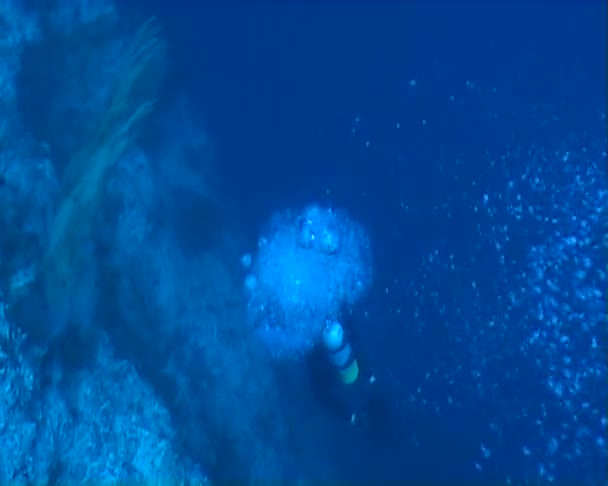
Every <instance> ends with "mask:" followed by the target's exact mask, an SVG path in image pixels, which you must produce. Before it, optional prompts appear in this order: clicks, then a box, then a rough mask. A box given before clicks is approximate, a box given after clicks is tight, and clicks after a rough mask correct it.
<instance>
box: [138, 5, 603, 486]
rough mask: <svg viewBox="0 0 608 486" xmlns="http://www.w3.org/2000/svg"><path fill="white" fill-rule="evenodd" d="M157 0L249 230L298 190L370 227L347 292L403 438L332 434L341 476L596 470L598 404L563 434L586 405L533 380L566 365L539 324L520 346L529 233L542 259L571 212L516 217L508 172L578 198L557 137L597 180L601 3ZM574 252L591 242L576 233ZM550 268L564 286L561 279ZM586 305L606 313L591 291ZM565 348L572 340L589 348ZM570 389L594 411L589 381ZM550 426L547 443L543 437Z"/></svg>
mask: <svg viewBox="0 0 608 486" xmlns="http://www.w3.org/2000/svg"><path fill="white" fill-rule="evenodd" d="M157 3H158V4H157V5H155V6H154V7H150V8H154V9H156V11H157V12H158V14H159V16H161V17H162V18H163V20H164V21H165V22H166V25H167V29H168V32H169V35H170V37H171V39H172V41H174V42H175V45H176V47H175V52H174V53H173V55H174V60H175V63H176V65H177V68H178V69H177V74H175V80H174V82H175V83H178V82H179V83H184V82H186V83H187V86H188V89H189V91H190V93H191V95H192V100H193V101H192V102H193V103H194V104H195V106H196V107H197V109H199V110H200V111H201V112H202V113H204V114H205V119H206V120H207V121H208V129H209V131H210V133H211V134H212V137H213V139H214V141H215V143H216V144H217V147H218V157H219V159H220V160H221V164H220V170H221V172H222V174H223V179H224V188H225V191H226V196H227V198H228V199H231V200H233V201H234V204H235V205H236V206H237V207H238V211H239V215H240V217H241V218H242V219H241V223H242V225H243V226H244V227H245V228H247V229H248V231H249V232H250V234H251V238H252V241H255V234H256V232H257V231H258V229H259V227H260V225H261V224H262V223H263V221H264V220H265V219H266V218H267V215H268V214H269V213H270V212H272V211H274V210H276V208H277V207H285V206H287V207H289V206H291V207H293V206H299V205H302V204H306V203H309V202H310V201H320V202H323V203H327V204H330V205H335V206H339V207H344V208H347V209H348V210H349V211H350V212H351V213H352V214H354V215H355V216H356V217H357V218H358V219H359V221H361V222H362V223H363V224H364V225H365V226H366V227H367V228H368V229H369V231H370V233H371V237H372V240H373V243H374V245H373V246H374V256H375V258H374V261H375V267H376V273H375V275H376V276H375V281H374V288H373V290H372V291H371V292H370V295H369V296H368V298H367V299H366V300H365V301H364V302H363V303H362V304H361V308H360V309H357V312H358V313H359V315H360V320H361V321H364V324H362V325H361V327H362V331H361V333H362V334H363V336H364V339H363V342H364V347H365V348H366V349H365V350H364V352H365V353H366V354H367V355H369V356H370V357H371V358H370V361H371V362H372V363H373V366H374V368H375V372H376V373H377V375H378V376H379V377H380V379H381V380H383V381H384V382H385V383H386V385H385V386H386V388H387V390H390V394H391V395H390V396H391V399H392V402H393V405H394V408H395V410H396V417H397V418H396V419H395V424H394V427H395V429H396V430H397V431H398V436H399V439H398V440H397V441H396V442H394V443H390V444H382V443H374V442H370V443H368V442H366V440H363V439H361V440H359V439H353V438H352V437H350V436H349V437H348V438H347V439H345V440H344V442H343V443H342V442H341V441H340V440H337V443H338V444H342V446H343V447H344V450H343V452H342V454H338V455H339V456H341V457H340V468H342V474H343V475H344V476H343V477H345V478H353V477H359V478H366V479H373V478H381V477H387V478H393V479H397V478H407V479H410V480H417V481H424V480H427V481H446V482H447V481H450V482H452V481H458V482H466V481H477V482H490V481H491V482H504V481H506V480H509V479H512V480H513V481H516V482H521V481H528V480H534V478H542V479H543V480H552V479H553V480H554V479H555V477H557V478H558V479H559V480H562V481H565V480H568V481H575V480H577V479H582V478H583V477H584V478H586V480H592V479H593V480H595V481H600V478H601V477H602V475H603V474H605V469H604V465H605V464H604V462H605V450H606V449H605V445H601V444H602V443H601V442H600V445H597V444H596V442H597V440H598V439H599V438H601V436H602V435H603V436H604V437H605V422H604V423H603V427H604V431H603V432H602V430H601V427H602V425H600V424H601V423H602V422H600V417H599V416H593V418H590V419H589V422H586V419H584V418H581V419H580V421H581V422H585V423H586V424H587V425H585V427H589V430H588V433H587V432H580V431H579V432H578V433H577V432H576V431H575V432H572V431H571V428H572V427H574V428H576V424H575V423H574V422H573V416H574V415H575V414H578V413H579V412H580V413H584V412H582V411H581V410H583V411H584V410H587V408H582V409H580V407H579V406H577V405H572V406H571V407H569V406H562V405H560V403H559V400H557V401H556V399H555V395H554V394H553V393H552V391H551V390H550V389H548V388H547V387H545V386H544V385H545V384H546V381H547V377H546V375H547V373H549V374H557V375H560V373H561V371H560V370H561V368H563V367H565V365H563V363H562V364H560V363H561V361H560V359H561V358H559V357H558V356H559V355H560V353H562V354H563V352H562V351H560V350H559V349H557V348H555V347H553V348H552V347H551V346H553V340H557V341H559V339H561V337H556V336H553V337H547V338H546V339H547V344H546V346H547V348H546V349H549V351H546V353H548V354H543V355H542V356H543V357H542V358H539V359H540V363H539V361H538V360H537V361H536V362H535V355H534V352H535V351H530V352H528V351H526V350H523V348H522V342H525V341H526V339H528V338H527V336H528V334H529V333H530V332H531V329H533V328H534V326H535V322H537V320H536V319H534V318H531V317H530V315H531V313H532V309H533V308H534V306H536V303H535V302H536V301H535V300H534V297H530V296H529V292H532V291H531V290H530V291H529V292H528V290H522V289H524V288H525V287H526V285H528V286H532V283H531V281H530V279H531V278H532V277H530V274H531V270H530V265H532V266H533V267H534V265H537V266H538V264H536V263H534V262H530V259H531V258H532V259H533V257H530V251H531V248H533V247H536V246H538V245H540V246H541V247H542V248H545V250H546V251H547V252H550V253H546V254H544V257H541V258H557V257H556V256H555V255H556V253H558V252H559V250H558V249H555V245H556V244H557V243H556V242H555V238H557V237H556V236H555V235H561V234H565V233H567V232H568V230H567V229H565V228H557V227H556V225H559V224H561V222H562V220H561V219H560V220H559V221H558V222H557V223H556V222H554V223H552V224H551V223H547V224H544V225H543V224H541V223H539V222H538V221H537V220H534V219H533V218H529V219H526V217H525V214H524V218H523V219H517V218H516V217H515V212H516V208H515V207H516V203H515V201H514V200H511V199H509V198H511V197H513V198H514V197H515V195H514V194H511V193H509V190H508V184H509V182H510V181H511V182H513V183H514V184H520V183H522V181H524V182H525V181H526V178H525V177H524V178H522V174H525V173H534V172H535V171H536V172H538V173H540V174H542V175H543V177H545V180H546V182H547V183H546V185H545V188H544V189H540V190H537V191H534V190H532V189H529V190H528V192H525V191H524V189H520V191H524V192H523V197H524V200H525V201H526V205H529V206H531V207H533V209H536V211H537V214H538V212H541V213H542V212H543V211H544V212H545V213H546V214H553V212H556V213H559V214H560V215H563V214H564V212H568V211H571V212H573V211H577V210H576V207H579V210H578V211H579V213H578V214H579V217H583V216H582V214H583V213H584V212H585V211H587V209H588V208H587V207H586V206H584V204H583V203H584V201H580V200H579V201H576V200H574V199H573V200H572V201H570V200H568V199H567V198H576V197H579V196H580V194H579V192H577V191H578V189H575V188H572V187H570V185H569V184H570V182H571V181H569V180H568V177H569V176H568V174H570V175H572V174H571V173H569V172H568V171H567V170H565V169H564V170H562V169H561V168H560V169H557V168H555V167H557V166H558V165H559V163H558V158H559V157H558V156H557V155H555V154H557V153H558V152H559V153H560V154H563V153H565V152H569V153H571V154H572V156H573V158H576V159H577V161H578V162H577V163H580V164H581V166H582V167H586V166H594V167H596V172H597V174H599V176H598V177H596V178H594V179H593V182H590V184H591V185H592V186H593V187H592V188H589V186H588V185H587V186H585V187H584V188H583V189H581V191H583V192H584V193H585V194H590V195H589V198H590V199H589V200H590V201H591V202H593V198H594V196H593V193H592V192H585V191H587V190H589V191H592V190H593V191H605V189H606V187H605V180H602V176H603V175H605V168H606V158H605V152H604V153H603V155H602V150H605V138H604V137H605V115H604V118H602V115H601V113H602V111H604V113H605V106H606V93H605V87H606V69H605V67H606V66H605V59H606V50H605V36H606V12H605V5H602V4H600V3H599V2H595V3H593V2H588V3H585V4H584V5H575V4H574V3H573V2H571V3H567V4H566V3H560V4H549V3H546V2H543V3H535V4H532V5H528V4H523V3H518V4H515V5H507V4H505V3H504V2H503V3H500V4H498V3H497V4H488V5H481V4H479V3H471V4H453V5H451V4H450V5H444V4H439V3H436V2H432V3H428V4H424V5H422V4H414V3H407V4H396V3H395V4H381V5H372V4H371V3H370V4H363V3H357V4H354V5H350V6H347V5H346V4H330V5H321V4H311V5H308V4H304V3H302V2H300V3H284V4H283V5H281V6H277V5H275V4H264V5H253V4H252V5H251V6H242V5H241V6H238V7H234V6H230V7H225V6H220V5H219V4H216V5H208V4H205V5H201V6H198V7H197V6H194V5H193V4H192V2H188V3H183V5H180V6H179V8H178V6H177V5H175V3H174V2H172V3H171V5H169V4H166V3H165V2H157ZM602 147H603V149H602ZM586 150H588V152H586ZM585 154H587V155H585ZM560 157H561V156H560ZM586 158H590V159H591V158H595V159H594V160H586ZM497 161H498V163H496V162H497ZM543 164H544V165H543ZM531 167H533V168H532V169H531ZM560 167H561V166H560ZM551 188H553V189H551ZM551 191H554V192H553V193H552V192H551ZM555 191H558V192H559V194H560V196H557V195H556V194H557V192H555ZM484 198H486V199H484ZM556 198H557V199H556ZM600 199H601V198H599V197H598V198H596V202H597V203H598V205H599V204H600ZM484 200H485V201H486V202H485V204H484ZM603 201H605V199H603ZM560 202H561V203H563V204H564V206H567V208H570V209H563V210H562V209H560V208H559V207H558V206H559V204H560ZM554 203H556V204H557V205H556V204H554ZM579 203H580V206H577V205H579ZM488 208H491V209H488ZM525 211H526V210H524V212H525ZM530 211H532V210H530ZM528 214H531V212H529V211H528ZM594 231H595V230H594ZM542 245H545V246H542ZM546 245H548V246H549V247H551V248H553V249H552V250H551V249H550V248H549V249H547V246H546ZM551 245H553V246H551ZM435 250H437V251H438V252H439V253H438V255H439V256H437V257H436V258H435V259H433V258H430V257H429V255H432V253H433V252H434V251H435ZM587 250H588V251H589V252H590V253H593V252H595V253H593V254H594V255H595V256H596V257H597V256H598V255H599V253H598V252H597V250H593V248H592V247H591V246H589V245H587V246H585V245H583V246H582V247H581V248H580V249H579V250H577V251H580V252H581V253H584V252H585V251H587ZM539 251H540V250H539ZM450 255H451V257H450ZM501 256H502V258H503V259H504V258H506V261H507V263H504V261H502V262H501V260H500V257H501ZM590 256H591V257H593V255H590ZM450 258H452V260H450ZM565 258H569V257H565ZM572 258H575V257H574V256H573V257H572ZM559 261H561V262H563V261H564V258H562V259H561V260H559ZM577 261H578V260H577ZM448 262H453V263H454V265H455V266H454V267H452V268H451V269H450V266H449V265H448ZM601 262H602V260H601V258H600V260H595V265H597V266H598V268H599V267H601V265H602V263H601ZM551 268H553V269H554V270H555V267H551ZM556 273H557V275H556V276H555V279H556V280H557V285H559V286H560V288H562V289H564V287H566V286H568V285H569V284H568V283H564V284H563V285H562V284H561V283H560V282H559V279H560V278H562V276H563V278H565V279H569V278H570V277H569V276H568V275H566V274H564V273H563V272H561V274H560V268H558V269H557V270H556ZM593 278H594V280H593V282H592V283H591V284H590V285H591V286H595V288H597V289H600V292H603V288H602V284H601V282H602V277H601V276H599V277H593ZM604 283H605V282H604ZM540 285H541V293H545V292H546V289H544V288H542V286H544V285H548V284H547V283H546V280H545V279H541V283H540ZM510 293H511V294H512V299H511V302H510V303H509V302H507V300H508V299H506V296H507V295H509V294H510ZM516 294H517V295H516ZM571 297H572V293H571V291H570V290H567V289H566V290H562V291H559V292H558V297H557V298H558V299H560V298H562V299H566V300H567V299H570V298H571ZM602 298H603V297H602ZM537 300H538V299H537ZM600 301H601V298H600ZM593 309H595V310H593ZM562 310H563V308H562ZM546 312H547V313H551V312H554V313H555V314H556V315H558V317H559V318H560V319H561V318H562V317H563V312H561V311H557V310H556V311H551V310H548V311H546ZM583 312H596V314H595V315H594V316H593V317H589V316H587V317H585V318H582V321H584V320H585V319H587V320H588V319H591V320H593V319H599V320H598V322H599V324H598V325H601V324H602V323H603V321H601V318H598V317H597V316H599V313H601V310H598V308H597V306H596V307H592V306H590V307H585V308H584V309H583ZM363 316H367V317H363ZM491 320H495V321H496V322H495V324H493V326H494V327H493V328H492V329H488V330H486V331H484V330H483V328H484V326H486V325H487V323H488V321H491ZM575 320H576V319H575ZM582 321H581V322H582ZM493 322H494V321H493ZM538 325H539V326H540V327H541V328H542V326H543V324H542V323H540V324H538ZM573 325H574V326H576V323H574V324H573ZM573 332H574V335H576V333H577V332H578V333H581V334H582V337H581V341H583V340H585V339H586V337H585V336H586V334H584V333H585V332H586V331H583V330H580V329H579V330H576V329H575V330H574V331H573ZM594 332H595V333H596V334H597V335H598V336H601V335H604V336H605V333H604V334H602V333H603V331H602V330H601V329H599V330H598V329H596V330H595V331H594ZM589 333H591V331H589ZM573 339H574V338H573ZM573 348H574V349H570V350H569V351H568V352H570V353H572V355H573V357H572V359H574V360H577V359H582V357H578V358H577V353H583V354H584V353H586V351H585V349H586V348H584V346H582V345H581V346H579V347H576V346H573ZM593 366H596V367H597V370H598V373H600V374H601V375H602V376H604V378H605V365H602V363H601V362H597V363H595V364H594V365H593ZM463 369H464V371H463ZM451 375H453V379H452V380H450V378H448V376H451ZM558 379H560V378H558ZM596 383H602V382H601V379H600V381H597V382H596ZM603 383H604V385H605V379H604V382H603ZM448 396H449V397H451V398H450V403H452V405H450V404H449V402H448V398H447V397H448ZM571 399H572V400H573V401H574V402H577V400H580V401H581V403H582V402H588V403H590V404H591V405H589V406H590V408H591V409H594V408H595V409H596V415H597V414H598V413H599V414H600V415H601V412H598V411H601V410H602V404H604V405H605V388H603V385H602V386H600V387H594V386H591V388H590V389H587V390H585V389H583V391H579V392H577V394H574V395H573V397H571ZM402 402H403V404H401V403H402ZM456 403H457V405H456ZM579 405H580V404H579ZM604 409H605V407H604ZM538 420H540V421H541V422H543V421H546V423H544V422H543V423H542V424H539V423H538V422H537V421H538ZM564 424H565V425H564ZM337 430H341V429H339V428H338V429H337ZM497 430H499V432H497ZM560 434H561V435H560ZM598 434H599V436H598ZM587 436H589V440H588V443H589V444H595V445H593V446H587V445H583V444H587V442H585V441H586V440H587ZM552 437H556V438H557V440H558V441H559V442H560V447H559V449H558V452H547V445H546V443H547V442H549V443H552V442H551V441H550V439H551V438H552ZM581 437H582V438H581ZM353 440H354V443H355V444H356V445H353ZM577 441H579V442H580V444H581V445H580V447H583V448H584V451H583V452H582V453H581V454H579V455H577V452H576V450H577V446H576V444H575V443H577ZM346 444H350V445H349V446H348V447H347V446H346ZM549 449H551V451H552V450H553V449H552V448H551V447H549ZM566 449H567V450H568V451H569V452H565V451H566ZM562 452H563V453H564V455H563V456H561V455H560V454H561V453H562ZM547 471H549V472H547ZM604 477H605V476H604ZM600 482H601V481H600Z"/></svg>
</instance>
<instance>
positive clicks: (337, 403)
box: [310, 319, 394, 439]
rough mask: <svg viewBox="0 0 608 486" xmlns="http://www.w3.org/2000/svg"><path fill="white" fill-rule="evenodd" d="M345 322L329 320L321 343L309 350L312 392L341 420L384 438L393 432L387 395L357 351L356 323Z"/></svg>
mask: <svg viewBox="0 0 608 486" xmlns="http://www.w3.org/2000/svg"><path fill="white" fill-rule="evenodd" d="M349 324H350V325H349ZM346 325H347V327H345V325H344V324H343V323H342V322H340V321H338V320H334V319H331V320H328V321H327V323H326V325H325V329H324V330H323V336H322V340H321V343H319V344H318V345H317V346H316V347H315V348H314V350H313V352H312V353H311V354H310V369H311V378H312V388H313V393H314V395H315V397H316V398H317V399H318V400H319V401H320V402H321V403H322V404H323V405H324V406H325V407H326V408H327V409H329V410H330V411H331V412H332V413H333V414H334V415H336V416H337V417H339V418H340V419H341V420H343V421H345V422H348V423H350V424H351V425H352V426H353V427H355V428H356V429H359V430H361V431H363V432H364V433H366V434H367V435H368V437H370V438H372V439H385V438H387V436H388V435H389V434H391V433H393V432H394V431H393V430H391V426H390V423H389V422H390V418H389V415H390V414H389V406H388V403H389V402H388V398H387V397H386V396H385V395H384V393H383V392H382V390H381V386H380V385H381V384H380V383H378V380H377V379H376V376H375V375H374V374H373V372H371V370H369V369H368V368H367V363H365V362H364V361H362V360H361V359H358V358H360V357H359V356H357V355H356V354H355V350H354V348H353V345H354V343H355V340H354V338H355V334H354V327H355V326H353V325H352V322H346ZM351 343H353V344H351Z"/></svg>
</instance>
